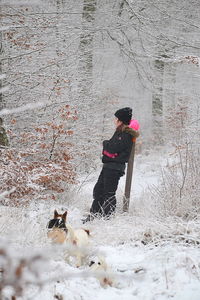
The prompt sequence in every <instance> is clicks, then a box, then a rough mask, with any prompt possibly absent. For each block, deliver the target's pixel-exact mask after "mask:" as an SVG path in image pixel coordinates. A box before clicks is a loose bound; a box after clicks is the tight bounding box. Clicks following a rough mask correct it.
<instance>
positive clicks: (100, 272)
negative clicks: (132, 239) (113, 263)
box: [90, 257, 115, 287]
mask: <svg viewBox="0 0 200 300" xmlns="http://www.w3.org/2000/svg"><path fill="white" fill-rule="evenodd" d="M90 270H91V271H92V273H93V275H94V277H96V278H97V279H98V280H99V282H100V284H101V286H102V287H106V286H114V285H115V279H114V274H113V271H112V270H111V268H110V267H108V265H107V263H106V261H105V259H104V258H103V257H98V259H97V260H95V261H91V262H90Z"/></svg>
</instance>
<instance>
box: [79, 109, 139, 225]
mask: <svg viewBox="0 0 200 300" xmlns="http://www.w3.org/2000/svg"><path fill="white" fill-rule="evenodd" d="M115 117H116V119H115V126H116V131H115V133H114V135H113V136H112V138H111V139H110V140H106V141H103V152H102V154H103V157H102V162H103V168H102V171H101V173H100V176H99V178H98V181H97V183H96V185H95V187H94V190H93V198H94V200H93V203H92V206H91V209H90V214H89V215H88V216H87V218H86V219H85V220H83V223H86V222H88V221H92V220H93V219H94V217H99V216H100V217H107V218H108V217H109V216H110V215H111V214H112V213H114V211H115V208H116V197H115V193H116V190H117V187H118V183H119V179H120V177H121V176H123V175H124V174H125V173H124V171H125V163H127V162H128V159H129V156H130V153H131V149H132V144H133V142H132V140H133V138H136V137H138V136H139V133H138V132H137V131H135V130H133V129H131V128H129V123H130V121H131V118H132V109H131V108H130V107H125V108H122V109H119V110H117V111H116V113H115Z"/></svg>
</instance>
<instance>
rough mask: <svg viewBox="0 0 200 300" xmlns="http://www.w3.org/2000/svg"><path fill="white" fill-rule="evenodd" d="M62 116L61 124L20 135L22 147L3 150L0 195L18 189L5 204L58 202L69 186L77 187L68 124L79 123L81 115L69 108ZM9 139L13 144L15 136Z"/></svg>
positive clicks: (46, 125) (60, 112)
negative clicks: (34, 198)
mask: <svg viewBox="0 0 200 300" xmlns="http://www.w3.org/2000/svg"><path fill="white" fill-rule="evenodd" d="M59 114H60V117H61V121H60V122H59V123H58V122H55V121H52V122H47V123H45V124H43V125H41V126H38V127H35V128H33V130H32V132H23V133H21V134H18V135H17V138H18V145H19V147H17V148H8V149H1V153H0V163H1V168H0V178H1V179H0V183H1V184H0V193H1V192H5V191H9V190H11V189H12V190H13V189H14V190H13V191H12V192H11V193H9V194H8V195H7V196H6V197H5V198H4V200H2V203H3V204H9V205H10V204H12V205H19V204H24V203H25V202H27V201H29V199H31V196H37V197H40V198H43V199H44V198H45V197H46V198H49V197H51V199H54V198H55V194H56V193H62V192H64V190H65V189H66V188H67V184H72V183H75V175H76V174H75V171H74V169H73V166H72V162H71V160H72V158H73V156H72V154H71V153H72V149H73V145H72V143H70V142H69V141H68V137H70V136H72V135H73V131H72V130H69V129H67V121H69V120H73V121H75V120H76V119H77V113H76V111H74V112H72V111H71V110H70V107H69V106H68V105H66V106H65V107H64V108H61V109H60V110H59ZM13 123H15V120H13ZM9 136H10V137H11V140H12V137H13V138H14V137H15V134H14V133H13V132H9ZM49 194H50V195H49Z"/></svg>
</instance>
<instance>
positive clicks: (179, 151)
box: [151, 143, 200, 218]
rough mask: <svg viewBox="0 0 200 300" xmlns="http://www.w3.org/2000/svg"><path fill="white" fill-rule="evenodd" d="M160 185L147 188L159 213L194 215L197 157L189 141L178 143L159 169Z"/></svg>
mask: <svg viewBox="0 0 200 300" xmlns="http://www.w3.org/2000/svg"><path fill="white" fill-rule="evenodd" d="M160 179H161V184H160V185H159V186H157V187H153V188H152V189H151V195H152V199H153V210H155V211H156V213H158V214H159V215H160V216H164V217H166V216H180V217H189V218H195V217H197V216H198V214H199V213H200V198H199V194H200V159H199V154H198V151H197V150H195V149H194V148H193V145H192V144H191V143H186V144H185V145H181V146H180V145H179V146H177V147H176V149H175V152H174V153H173V159H172V162H171V163H170V162H169V163H168V165H167V166H166V167H164V168H162V170H161V178H160Z"/></svg>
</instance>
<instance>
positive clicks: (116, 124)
mask: <svg viewBox="0 0 200 300" xmlns="http://www.w3.org/2000/svg"><path fill="white" fill-rule="evenodd" d="M114 123H115V127H116V128H117V127H118V126H120V125H122V121H120V120H119V119H117V118H115V119H114Z"/></svg>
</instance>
